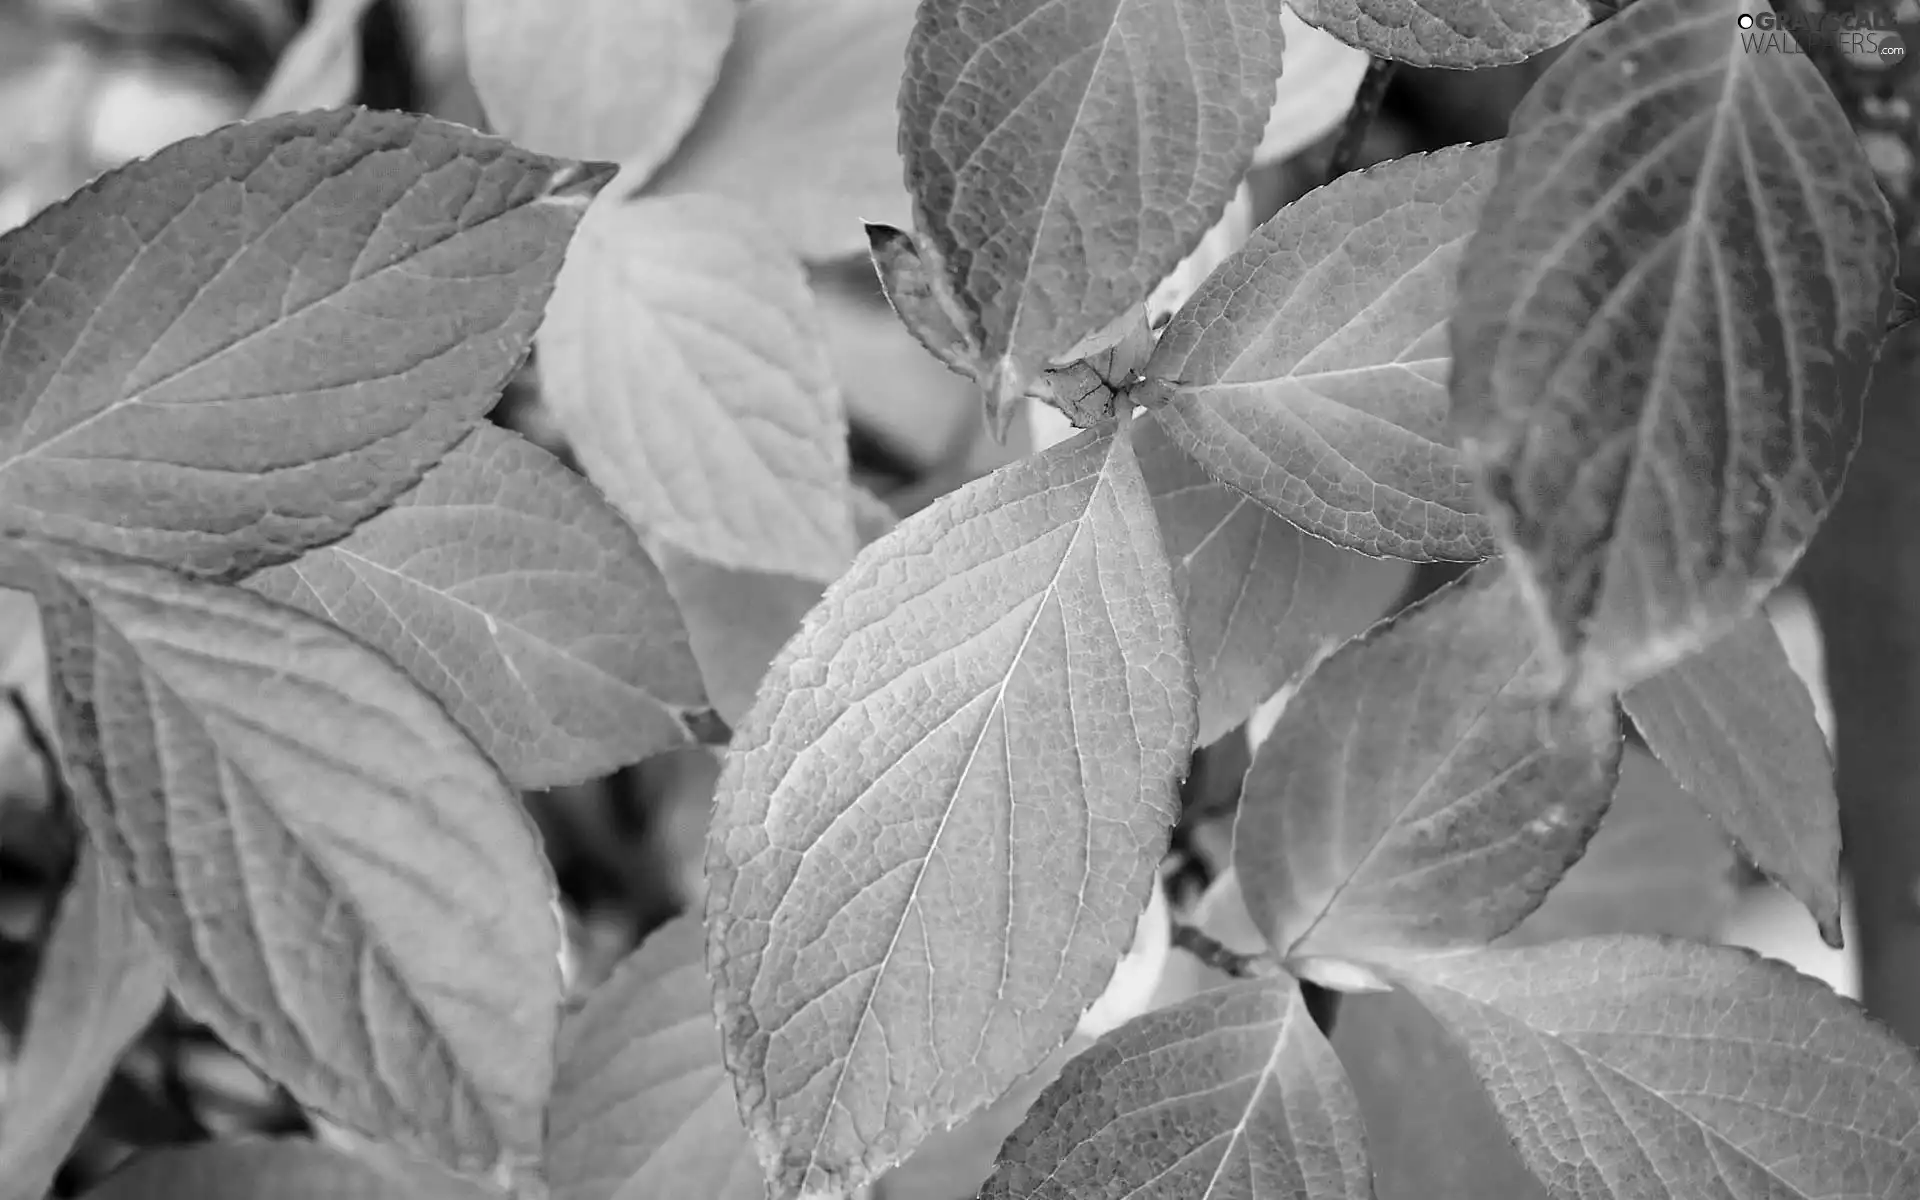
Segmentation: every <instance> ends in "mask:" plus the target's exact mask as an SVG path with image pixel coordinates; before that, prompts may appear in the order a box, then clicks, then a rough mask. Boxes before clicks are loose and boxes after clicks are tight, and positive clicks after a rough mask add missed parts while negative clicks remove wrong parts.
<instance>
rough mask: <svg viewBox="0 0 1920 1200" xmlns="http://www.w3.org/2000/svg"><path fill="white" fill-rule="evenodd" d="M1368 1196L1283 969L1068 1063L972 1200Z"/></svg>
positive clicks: (1332, 1071) (1323, 1065) (1330, 1078)
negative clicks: (1282, 975)
mask: <svg viewBox="0 0 1920 1200" xmlns="http://www.w3.org/2000/svg"><path fill="white" fill-rule="evenodd" d="M1121 1194H1126V1195H1155V1196H1182V1197H1191V1198H1192V1200H1253V1198H1254V1197H1257V1196H1271V1195H1280V1196H1312V1197H1314V1200H1373V1187H1372V1179H1371V1175H1370V1173H1369V1171H1368V1168H1367V1153H1366V1135H1365V1133H1364V1131H1363V1130H1362V1128H1361V1121H1360V1110H1359V1108H1358V1106H1357V1105H1356V1104H1355V1102H1354V1098H1353V1093H1352V1091H1351V1089H1350V1088H1349V1087H1348V1085H1347V1077H1346V1073H1345V1072H1344V1071H1342V1070H1341V1069H1340V1063H1339V1061H1338V1060H1337V1059H1335V1058H1334V1055H1333V1047H1332V1046H1329V1045H1328V1044H1327V1040H1326V1038H1325V1037H1323V1036H1322V1035H1321V1033H1320V1030H1319V1029H1318V1028H1317V1027H1316V1026H1315V1025H1314V1023H1313V1017H1312V1016H1311V1015H1310V1014H1309V1013H1308V1012H1307V1006H1306V1002H1305V1001H1304V1000H1303V999H1302V998H1301V996H1300V989H1299V987H1298V986H1297V985H1296V984H1295V983H1294V982H1293V981H1292V980H1291V979H1263V980H1249V981H1244V982H1240V983H1234V984H1230V985H1228V986H1227V987H1224V988H1218V989H1215V990H1213V991H1209V992H1203V993H1201V994H1200V995H1198V996H1195V997H1193V998H1192V999H1191V1000H1188V1001H1186V1002H1184V1003H1182V1004H1178V1005H1176V1006H1174V1007H1172V1008H1167V1009H1162V1010H1160V1011H1158V1012H1153V1013H1149V1014H1147V1015H1146V1016H1143V1017H1140V1018H1138V1019H1136V1020H1133V1021H1130V1022H1128V1023H1127V1024H1125V1025H1123V1026H1121V1027H1120V1028H1119V1029H1116V1030H1115V1031H1113V1032H1112V1033H1110V1034H1108V1035H1107V1036H1106V1037H1104V1038H1101V1039H1100V1040H1099V1041H1098V1042H1096V1043H1095V1044H1094V1045H1093V1046H1092V1047H1091V1048H1090V1049H1088V1050H1086V1051H1084V1052H1082V1053H1081V1054H1080V1056H1079V1057H1077V1058H1075V1059H1074V1060H1073V1061H1072V1062H1070V1063H1068V1064H1067V1067H1066V1070H1064V1071H1063V1072H1061V1075H1060V1078H1059V1079H1058V1080H1056V1081H1055V1082H1054V1083H1053V1084H1051V1085H1050V1086H1049V1087H1048V1088H1047V1090H1046V1091H1045V1092H1044V1093H1042V1095H1041V1096H1040V1099H1039V1100H1038V1101H1037V1102H1036V1103H1035V1104H1034V1106H1033V1108H1032V1109H1031V1110H1030V1111H1029V1112H1028V1114H1027V1119H1026V1122H1025V1124H1023V1125H1022V1126H1021V1127H1020V1129H1019V1130H1018V1131H1016V1132H1015V1133H1014V1135H1013V1136H1012V1137H1011V1138H1009V1139H1007V1144H1006V1146H1005V1147H1004V1148H1003V1149H1002V1150H1001V1152H1000V1165H999V1166H998V1168H996V1169H995V1171H994V1173H993V1177H992V1178H991V1179H989V1180H988V1181H987V1185H986V1186H985V1187H984V1188H982V1189H981V1192H980V1196H981V1200H1070V1198H1072V1197H1077V1196H1090V1195H1121Z"/></svg>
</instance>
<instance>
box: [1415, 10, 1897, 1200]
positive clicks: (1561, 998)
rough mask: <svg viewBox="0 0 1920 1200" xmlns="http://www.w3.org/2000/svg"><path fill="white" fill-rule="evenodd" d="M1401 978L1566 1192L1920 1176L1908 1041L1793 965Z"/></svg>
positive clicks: (1555, 965) (1599, 959)
mask: <svg viewBox="0 0 1920 1200" xmlns="http://www.w3.org/2000/svg"><path fill="white" fill-rule="evenodd" d="M1639 2H1640V3H1642V4H1645V3H1650V2H1653V0H1639ZM1632 11H1633V10H1631V9H1629V10H1628V14H1629V15H1630V14H1631V13H1632ZM1406 982H1407V986H1408V988H1409V989H1410V990H1412V991H1413V992H1414V993H1415V994H1416V995H1417V996H1418V997H1419V998H1420V1000H1421V1002H1422V1003H1424V1004H1425V1005H1426V1006H1427V1007H1428V1008H1429V1009H1430V1010H1431V1011H1432V1012H1433V1014H1434V1015H1435V1016H1436V1017H1438V1018H1439V1019H1440V1022H1441V1023H1442V1024H1443V1025H1445V1026H1447V1028H1448V1029H1449V1031H1450V1032H1451V1033H1452V1034H1453V1035H1454V1036H1455V1037H1456V1038H1458V1039H1460V1041H1461V1042H1462V1043H1464V1045H1465V1047H1466V1051H1467V1054H1468V1057H1469V1058H1470V1059H1471V1060H1472V1062H1473V1068H1474V1071H1475V1072H1476V1073H1477V1074H1478V1076H1479V1078H1480V1081H1481V1083H1482V1085H1483V1086H1485V1088H1486V1089H1487V1094H1488V1095H1489V1096H1491V1097H1492V1098H1493V1102H1494V1105H1495V1107H1496V1108H1497V1109H1498V1110H1499V1111H1500V1116H1501V1118H1502V1119H1503V1120H1504V1121H1505V1123H1506V1126H1507V1131H1508V1133H1509V1135H1510V1136H1511V1137H1512V1138H1513V1139H1514V1142H1515V1144H1516V1146H1517V1147H1518V1148H1519V1150H1520V1154H1521V1157H1522V1158H1524V1159H1525V1160H1526V1162H1527V1165H1528V1166H1529V1167H1530V1168H1531V1169H1532V1171H1533V1173H1534V1174H1535V1175H1536V1176H1538V1177H1539V1178H1540V1180H1541V1182H1542V1183H1544V1184H1546V1185H1547V1191H1548V1193H1549V1194H1550V1195H1551V1196H1552V1197H1554V1200H1677V1198H1678V1197H1680V1196H1696V1195H1698V1196H1706V1195H1712V1196H1724V1197H1726V1198H1727V1200H1763V1198H1764V1200H1775V1198H1776V1197H1777V1198H1780V1200H1786V1198H1788V1197H1793V1198H1801V1197H1805V1198H1809V1200H1811V1198H1813V1197H1829V1196H1842V1195H1845V1196H1849V1197H1854V1196H1858V1197H1886V1198H1888V1200H1892V1198H1893V1197H1897V1196H1910V1195H1913V1194H1914V1190H1915V1188H1916V1187H1920V1100H1916V1097H1920V1089H1916V1087H1915V1082H1916V1075H1920V1071H1916V1067H1917V1066H1920V1064H1916V1062H1915V1059H1914V1057H1913V1052H1912V1051H1911V1050H1909V1049H1908V1048H1906V1047H1905V1046H1903V1045H1901V1044H1900V1043H1899V1042H1898V1041H1896V1040H1895V1039H1894V1037H1893V1036H1892V1034H1890V1033H1888V1032H1887V1031H1886V1030H1885V1029H1884V1028H1882V1027H1881V1026H1880V1025H1879V1024H1878V1023H1876V1022H1874V1021H1872V1020H1870V1019H1869V1018H1868V1017H1867V1016H1866V1015H1865V1014H1864V1013H1862V1012H1861V1011H1860V1008H1859V1007H1858V1006H1857V1005H1855V1004H1854V1003H1853V1002H1852V1001H1849V1000H1844V999H1842V998H1840V997H1839V996H1836V995H1834V993H1833V992H1832V991H1830V990H1829V989H1828V988H1827V987H1826V986H1825V985H1823V984H1820V983H1818V982H1816V981H1814V980H1811V979H1808V978H1807V977H1806V976H1804V975H1801V974H1800V973H1799V972H1797V971H1795V970H1793V969H1792V968H1791V967H1788V966H1786V965H1785V964H1783V963H1777V962H1773V961H1771V960H1769V959H1764V958H1760V957H1758V956H1757V955H1754V954H1752V953H1751V952H1749V951H1745V950H1738V949H1734V948H1731V947H1727V946H1703V945H1699V944H1697V943H1693V942H1677V941H1655V940H1652V939H1648V938H1634V937H1610V938H1586V939H1582V940H1579V941H1570V942H1551V943H1548V944H1547V945H1544V946H1534V947H1529V948H1528V949H1525V950H1489V951H1484V952H1482V953H1478V954H1471V955H1465V956H1461V957H1455V958H1444V959H1436V960H1431V961H1429V962H1425V963H1422V964H1420V965H1419V966H1417V967H1414V968H1410V970H1409V975H1408V978H1407V981H1406Z"/></svg>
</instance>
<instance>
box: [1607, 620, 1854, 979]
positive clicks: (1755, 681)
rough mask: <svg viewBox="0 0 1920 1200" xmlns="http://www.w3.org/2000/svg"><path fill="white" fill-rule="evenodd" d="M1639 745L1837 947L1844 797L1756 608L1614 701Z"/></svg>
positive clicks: (1799, 686) (1800, 688) (1807, 705)
mask: <svg viewBox="0 0 1920 1200" xmlns="http://www.w3.org/2000/svg"><path fill="white" fill-rule="evenodd" d="M1620 703H1621V705H1622V706H1623V707H1625V709H1626V710H1627V715H1628V716H1630V717H1632V718H1633V723H1634V725H1636V726H1637V727H1638V728H1639V730H1640V734H1641V736H1642V737H1644V738H1646V740H1647V746H1648V747H1649V748H1650V749H1652V751H1653V752H1654V753H1655V754H1656V755H1658V756H1659V757H1660V761H1661V762H1663V763H1665V764H1666V765H1667V768H1668V769H1669V770H1671V771H1672V772H1673V773H1674V776H1675V777H1676V778H1678V779H1679V781H1680V784H1681V786H1683V787H1685V788H1686V789H1687V791H1688V792H1689V793H1691V794H1692V795H1693V797H1694V798H1695V799H1696V800H1698V801H1699V802H1700V805H1701V807H1703V808H1705V809H1706V810H1707V812H1709V813H1711V814H1712V815H1713V818H1714V820H1716V821H1718V822H1719V823H1720V825H1721V827H1722V828H1723V829H1725V830H1726V831H1727V836H1729V837H1731V838H1732V839H1733V841H1734V844H1735V845H1737V846H1739V847H1740V850H1741V853H1743V854H1745V855H1746V856H1747V859H1748V860H1749V861H1750V862H1752V863H1753V865H1754V866H1756V867H1759V868H1760V869H1761V870H1762V871H1764V872H1766V873H1767V874H1768V875H1769V876H1771V877H1773V878H1774V879H1777V880H1779V881H1780V883H1781V884H1782V885H1783V886H1784V887H1786V889H1787V890H1788V891H1790V892H1792V893H1793V894H1794V895H1795V896H1797V897H1799V898H1800V901H1801V903H1803V904H1805V905H1806V906H1807V909H1808V911H1809V912H1811V913H1812V914H1813V916H1814V919H1815V920H1816V921H1817V922H1819V925H1820V934H1821V936H1822V937H1823V938H1825V939H1826V942H1827V944H1828V945H1830V946H1833V947H1835V948H1836V949H1837V948H1838V947H1839V946H1840V939H1841V935H1840V800H1839V798H1838V797H1837V796H1836V795H1834V790H1833V763H1832V760H1831V759H1830V758H1829V757H1828V755H1827V739H1826V735H1825V734H1824V733H1822V732H1821V731H1820V723H1819V721H1818V719H1817V718H1815V716H1814V712H1813V697H1812V696H1811V695H1810V694H1808V692H1807V685H1806V684H1805V683H1804V682H1802V681H1801V679H1800V676H1799V675H1798V674H1796V673H1795V672H1794V669H1793V664H1792V663H1790V662H1788V661H1787V652H1786V649H1785V648H1784V647H1782V646H1781V644H1780V636H1779V634H1777V633H1775V632H1774V628H1773V621H1772V620H1771V619H1770V618H1769V617H1768V616H1767V614H1765V613H1764V612H1761V613H1755V614H1754V615H1753V616H1751V617H1749V618H1747V620H1746V622H1745V623H1744V624H1742V625H1740V626H1738V627H1737V628H1735V629H1734V631H1733V632H1732V633H1730V634H1727V635H1726V636H1725V637H1722V638H1720V639H1719V640H1717V641H1715V642H1714V643H1713V644H1712V645H1710V646H1708V647H1707V648H1706V649H1705V650H1702V651H1701V652H1700V653H1698V654H1696V655H1694V656H1693V657H1691V658H1688V659H1685V660H1683V661H1682V662H1681V663H1680V664H1679V665H1678V666H1674V667H1670V668H1668V669H1667V670H1666V671H1664V672H1662V673H1661V674H1659V675H1656V676H1654V677H1653V678H1652V679H1649V680H1647V681H1646V682H1645V683H1642V684H1640V685H1639V686H1638V687H1635V688H1634V689H1632V690H1631V691H1629V692H1627V693H1626V694H1624V695H1622V696H1621V697H1620Z"/></svg>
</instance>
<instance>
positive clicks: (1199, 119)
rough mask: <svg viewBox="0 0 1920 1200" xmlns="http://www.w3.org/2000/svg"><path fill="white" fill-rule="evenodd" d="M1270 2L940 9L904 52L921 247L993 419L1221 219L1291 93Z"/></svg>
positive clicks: (1041, 2)
mask: <svg viewBox="0 0 1920 1200" xmlns="http://www.w3.org/2000/svg"><path fill="white" fill-rule="evenodd" d="M1279 14H1280V6H1279V5H1277V4H1273V3H1269V2H1268V0H1000V2H995V3H983V2H981V0H931V2H929V3H923V4H921V5H920V7H919V19H918V21H917V22H916V24H915V26H914V30H913V36H912V38H911V40H910V41H909V42H908V45H907V67H906V73H905V75H904V77H903V79H902V82H901V89H900V149H901V153H902V155H903V156H904V157H905V159H906V170H907V187H908V190H909V191H910V192H911V193H912V194H913V201H914V229H915V233H916V236H917V237H918V238H919V240H920V241H921V243H922V246H923V248H924V247H925V246H927V245H931V246H932V248H933V249H934V251H935V252H936V253H937V257H938V259H939V261H940V262H942V263H943V264H944V266H945V269H946V270H947V272H948V278H949V280H950V282H951V284H952V287H953V291H954V294H955V295H956V296H958V297H959V298H960V300H961V302H962V304H963V306H964V307H965V309H966V311H967V315H968V317H969V318H970V321H971V323H972V325H971V328H969V329H967V331H966V332H967V333H968V334H969V335H970V336H971V340H972V343H973V344H974V345H975V346H978V347H979V348H980V352H981V355H982V359H981V362H980V363H979V365H978V369H977V370H976V372H975V374H976V376H977V377H978V378H979V379H980V380H981V381H982V383H983V385H984V386H985V387H986V389H987V393H988V397H989V401H990V403H991V404H992V405H993V411H994V412H995V413H1003V412H1004V411H1006V410H1007V409H1009V408H1010V407H1011V406H1012V405H1013V404H1014V403H1015V402H1016V401H1017V400H1018V398H1019V397H1020V396H1021V395H1022V394H1023V393H1024V392H1025V390H1026V388H1027V385H1028V384H1029V383H1030V382H1032V380H1033V379H1034V378H1035V377H1036V376H1037V375H1038V374H1039V371H1040V369H1041V368H1042V367H1043V366H1045V365H1046V363H1048V362H1049V361H1051V360H1052V359H1053V358H1055V356H1057V355H1059V354H1061V353H1062V352H1064V351H1065V350H1067V349H1068V348H1069V347H1070V346H1072V345H1073V344H1074V343H1075V342H1077V341H1079V340H1080V339H1081V338H1082V337H1084V336H1086V335H1087V334H1089V333H1091V332H1093V331H1094V330H1095V329H1098V328H1099V327H1101V326H1102V325H1105V324H1106V323H1107V322H1109V321H1111V320H1113V319H1114V318H1115V317H1117V316H1119V315H1120V314H1121V313H1122V312H1124V311H1126V309H1127V308H1128V307H1130V306H1131V305H1134V304H1137V303H1139V302H1140V300H1141V299H1142V298H1143V297H1144V296H1146V294H1147V293H1148V292H1149V291H1150V290H1151V289H1152V288H1153V286H1154V284H1156V283H1158V282H1159V281H1160V280H1161V279H1162V278H1163V277H1164V276H1166V275H1167V274H1168V273H1169V272H1170V271H1172V270H1173V268H1174V265H1175V264H1176V263H1178V262H1179V261H1180V260H1181V259H1182V258H1185V257H1186V255H1187V253H1188V252H1189V251H1191V250H1192V249H1193V248H1194V246H1195V245H1196V244H1197V243H1198V242H1199V241H1200V238H1201V235H1203V234H1204V233H1205V232H1206V231H1207V228H1208V226H1210V225H1212V224H1213V223H1214V222H1215V221H1216V220H1218V219H1219V217H1220V214H1221V212H1222V211H1223V210H1224V209H1225V207H1226V204H1227V201H1228V200H1229V199H1231V198H1232V196H1233V190H1234V188H1235V187H1236V186H1237V185H1238V184H1239V182H1240V177H1241V176H1242V175H1243V174H1244V173H1245V172H1246V169H1247V166H1248V165H1249V163H1251V161H1252V156H1253V151H1254V148H1255V147H1256V146H1257V145H1258V144H1259V142H1260V137H1261V134H1262V132H1263V131H1264V130H1265V128H1266V124H1267V116H1268V113H1269V110H1270V108H1271V106H1272V104H1273V97H1274V80H1276V79H1278V78H1279V77H1280V68H1281V49H1282V45H1281V33H1280V16H1279Z"/></svg>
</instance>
